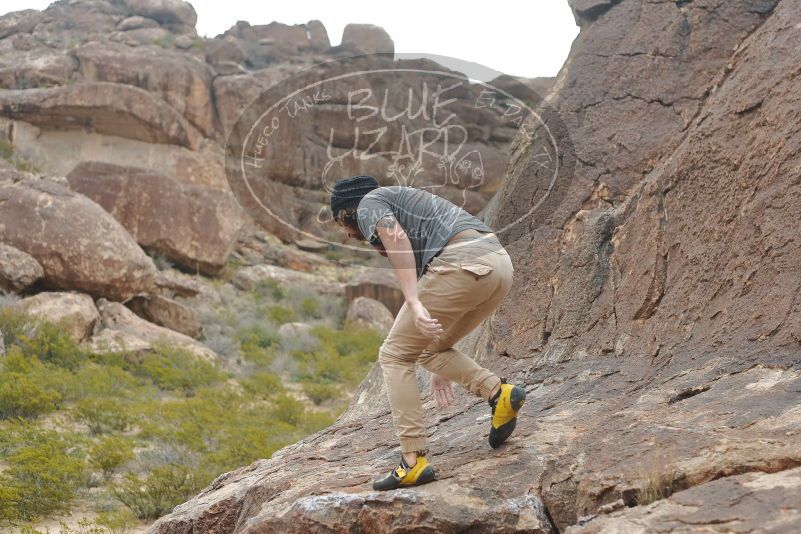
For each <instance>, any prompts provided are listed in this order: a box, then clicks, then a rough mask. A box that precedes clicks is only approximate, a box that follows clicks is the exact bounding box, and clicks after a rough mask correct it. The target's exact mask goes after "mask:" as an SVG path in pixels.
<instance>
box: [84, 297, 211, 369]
mask: <svg viewBox="0 0 801 534" xmlns="http://www.w3.org/2000/svg"><path fill="white" fill-rule="evenodd" d="M97 309H98V310H99V311H100V328H99V331H98V333H97V335H96V336H94V337H93V338H92V339H91V340H90V342H91V343H92V345H93V346H95V347H100V346H101V344H102V343H108V347H107V348H106V349H105V350H109V351H117V350H123V349H122V346H123V345H126V344H127V345H132V346H135V347H136V349H135V350H137V351H145V350H147V345H150V346H153V345H154V344H158V343H167V344H170V345H174V346H176V347H179V348H182V349H185V350H187V351H189V352H191V353H192V354H194V355H195V356H197V357H199V358H203V359H205V360H208V361H215V360H216V359H217V354H215V352H214V351H213V350H211V349H210V348H208V347H206V346H205V345H203V344H201V343H199V342H198V341H195V340H194V339H192V338H191V337H189V336H187V335H184V334H181V333H180V332H175V331H173V330H170V329H169V328H164V327H162V326H158V325H155V324H153V323H151V322H149V321H146V320H144V319H142V318H141V317H139V316H137V315H136V314H135V313H134V312H132V311H131V310H129V309H128V308H126V307H125V305H123V304H120V303H119V302H111V301H108V300H106V299H98V301H97Z"/></svg>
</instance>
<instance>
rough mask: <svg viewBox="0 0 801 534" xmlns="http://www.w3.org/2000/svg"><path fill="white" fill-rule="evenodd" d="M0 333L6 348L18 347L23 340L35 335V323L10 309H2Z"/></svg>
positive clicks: (0, 313)
mask: <svg viewBox="0 0 801 534" xmlns="http://www.w3.org/2000/svg"><path fill="white" fill-rule="evenodd" d="M0 333H2V334H3V340H4V342H5V344H6V347H10V346H12V345H19V344H20V343H21V342H22V341H23V340H25V339H30V338H32V337H33V336H34V335H36V321H35V320H34V319H33V318H31V317H29V316H27V315H25V314H22V313H17V312H15V311H13V310H12V309H11V308H2V309H0Z"/></svg>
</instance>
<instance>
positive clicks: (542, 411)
mask: <svg viewBox="0 0 801 534" xmlns="http://www.w3.org/2000/svg"><path fill="white" fill-rule="evenodd" d="M572 5H573V6H574V7H575V14H576V17H577V19H578V20H579V22H580V25H581V27H582V31H581V34H580V35H579V37H578V39H577V41H576V43H575V44H574V46H573V49H572V52H571V56H570V58H569V59H568V62H567V64H566V67H565V68H564V69H563V70H562V72H561V73H560V77H559V79H558V80H557V82H556V85H555V88H554V91H553V92H552V93H551V97H552V102H551V103H552V105H553V106H554V107H555V109H556V110H557V111H558V113H559V114H560V116H561V118H562V120H563V121H564V123H565V124H566V125H567V128H568V131H569V134H570V137H571V138H572V143H573V146H574V151H575V160H576V161H575V167H574V168H575V170H574V172H573V173H572V174H567V175H564V174H563V175H560V176H559V181H558V182H557V184H556V187H554V188H552V189H550V191H551V193H550V195H551V196H550V197H548V198H546V199H545V201H543V202H541V203H540V202H539V200H540V199H541V196H542V194H543V191H544V190H547V189H548V188H547V187H546V186H547V185H548V183H549V182H548V181H547V180H549V179H550V176H545V174H544V173H542V172H540V169H541V166H540V165H538V163H539V160H538V155H539V154H541V153H542V148H543V147H542V145H541V144H540V143H541V141H540V140H527V139H525V138H520V139H518V141H517V142H516V144H515V146H514V147H513V150H512V154H511V166H510V175H509V178H508V180H507V181H506V182H505V183H504V184H503V187H502V189H501V191H500V194H499V196H498V198H497V202H495V203H494V204H493V206H491V208H490V209H488V210H487V212H486V217H487V221H488V222H489V224H490V225H491V226H493V227H494V228H497V229H498V230H499V231H500V230H501V229H505V230H504V231H503V232H501V240H502V241H503V242H504V244H505V246H506V248H507V250H508V251H509V252H510V255H511V256H512V260H513V262H514V264H515V284H514V286H513V288H512V290H511V293H510V296H509V297H508V298H507V299H506V300H505V301H504V302H503V303H502V304H501V307H500V308H499V310H498V311H497V313H496V314H495V315H494V316H493V317H492V318H491V319H490V320H488V321H486V322H485V323H484V324H483V325H481V326H480V327H479V328H477V329H476V330H475V331H474V332H473V333H472V334H471V335H470V336H469V337H468V338H466V339H465V340H463V341H462V342H461V343H460V345H459V346H460V348H461V349H462V350H463V351H465V352H467V353H469V354H471V355H475V358H476V359H477V360H478V361H479V362H481V363H482V364H483V365H485V366H487V367H490V368H492V369H493V370H494V371H495V372H496V373H497V374H499V375H500V376H504V377H507V378H508V379H509V380H510V381H513V382H517V383H519V384H523V385H525V387H526V389H527V391H528V401H527V403H526V405H525V407H524V408H523V410H522V412H521V416H520V418H519V421H518V425H517V430H516V431H515V435H514V436H513V437H512V438H511V440H510V441H509V442H508V443H507V444H506V445H504V446H503V447H501V448H499V449H497V450H492V449H490V448H489V446H488V445H487V443H486V438H487V429H488V425H489V410H488V408H487V405H486V403H485V402H483V401H481V400H480V399H476V398H473V397H468V396H467V395H466V394H465V393H464V392H463V391H459V392H458V393H457V403H456V406H455V407H452V408H450V409H448V410H445V411H438V410H437V409H436V408H435V402H434V400H433V399H431V398H430V396H429V395H428V393H427V391H426V389H425V388H426V386H427V377H426V376H425V373H421V376H420V379H421V387H422V388H423V389H422V391H423V392H425V393H424V407H425V408H426V422H427V426H428V429H429V436H430V438H429V439H430V446H431V448H432V451H433V454H432V458H433V461H434V462H435V465H436V467H437V468H438V470H439V473H440V480H438V481H436V482H433V483H431V484H428V485H426V486H424V487H421V488H419V489H415V490H399V491H395V492H390V493H385V494H377V493H375V492H372V491H370V486H369V483H370V481H371V479H372V478H373V477H375V476H377V475H379V474H383V473H384V472H385V471H386V470H387V469H388V468H389V467H390V466H391V465H392V464H393V463H394V462H395V461H396V460H397V454H398V448H397V443H396V438H395V433H394V431H393V429H392V424H391V420H390V416H389V406H388V403H387V401H386V390H385V388H384V386H383V384H382V378H381V372H380V369H379V368H378V367H375V368H374V369H373V371H372V372H371V374H370V375H369V376H368V378H367V379H366V380H365V381H364V382H363V383H362V385H361V386H360V388H359V389H358V390H357V391H356V392H355V395H354V399H353V401H352V403H351V405H350V407H349V408H348V410H347V411H346V412H345V414H344V415H343V416H342V417H340V419H339V420H338V421H337V422H336V423H335V424H334V425H332V426H331V427H330V428H328V429H326V430H324V431H322V432H320V433H318V434H315V435H313V436H311V437H309V438H306V439H304V440H302V441H301V442H299V443H297V444H295V445H292V446H289V447H287V448H285V449H282V450H281V451H279V452H278V453H276V455H275V456H274V458H273V459H271V460H264V461H259V462H256V463H254V464H252V465H250V466H246V467H244V466H243V467H242V468H241V469H239V470H236V471H234V472H231V473H228V474H226V475H223V476H221V477H219V478H217V480H215V481H214V482H213V483H212V484H211V485H210V486H209V487H208V488H206V489H205V490H203V492H201V494H200V495H198V496H197V497H195V498H194V499H192V500H190V501H189V502H187V503H185V504H183V505H180V506H178V507H177V508H176V509H175V510H174V511H173V513H172V514H170V515H168V516H166V517H164V518H162V519H161V520H159V521H158V522H157V523H156V524H155V525H154V526H153V527H152V528H151V532H154V533H160V534H163V533H189V532H198V531H204V532H240V533H245V532H248V533H255V532H275V531H281V532H308V531H319V532H338V531H351V532H352V531H356V532H386V531H390V530H392V528H393V526H396V525H398V524H396V523H393V521H394V520H395V517H397V516H396V515H393V514H395V513H396V512H395V511H396V510H400V509H401V508H402V509H403V510H404V511H405V512H404V513H405V516H404V522H403V526H407V527H408V528H410V529H412V528H416V529H419V530H421V531H426V530H428V531H441V532H456V531H490V532H512V531H523V532H526V531H528V532H546V531H555V529H556V528H558V529H559V531H561V532H565V531H567V530H568V529H571V528H572V530H570V531H571V532H610V533H611V532H650V531H667V530H670V529H674V530H676V531H678V532H716V531H720V532H723V531H727V532H731V531H734V532H737V531H742V532H745V531H749V530H754V529H761V530H767V531H774V532H795V531H798V530H799V528H801V524H800V523H799V515H798V507H797V500H798V499H797V496H796V494H797V491H798V490H797V488H798V474H797V471H798V469H797V468H798V466H799V465H801V413H799V411H798V409H797V401H798V391H799V388H801V357H800V356H799V355H801V296H800V295H801V267H800V266H801V242H800V241H799V240H798V237H797V236H798V235H799V234H800V233H801V226H800V225H801V219H799V217H798V213H799V212H801V179H799V176H800V175H801V171H800V170H799V169H801V146H799V143H798V139H801V135H799V134H800V133H801V132H799V128H801V126H800V125H801V120H799V119H801V108H800V107H799V105H798V103H799V102H798V94H799V91H798V78H797V73H798V69H797V65H798V64H799V63H801V32H800V31H799V30H798V28H797V25H798V17H797V14H798V13H799V12H801V0H781V2H779V1H778V0H764V1H759V2H753V1H750V0H749V1H746V0H730V1H726V2H719V1H716V0H695V1H693V2H648V1H645V0H611V1H583V0H582V1H578V0H577V1H575V2H572ZM571 157H572V155H571V154H570V153H567V154H563V158H564V160H562V161H561V162H560V163H562V164H564V168H565V169H570V168H571V166H570V165H568V163H569V160H570V158H571ZM533 206H539V207H537V209H535V210H533V211H532V212H531V213H529V212H530V210H532V207H533ZM524 216H526V218H525V219H524V221H523V222H517V223H516V224H512V223H514V222H515V221H517V220H518V219H520V218H521V217H524ZM354 458H358V462H354V461H353V459H354ZM345 463H347V466H345ZM671 494H673V495H672V496H670V495H671ZM655 499H656V502H654V503H653V504H650V505H647V506H646V505H645V503H646V502H649V501H652V500H655ZM400 503H403V504H402V505H401V504H400ZM454 510H459V513H458V514H457V513H456V512H455V511H454ZM615 510H616V511H615ZM476 511H480V512H481V514H480V515H474V514H475V513H476ZM610 512H611V513H610ZM398 513H400V512H398ZM599 514H600V515H599ZM342 518H344V521H342V522H340V521H339V520H340V519H342ZM688 518H690V519H689V520H688ZM398 528H400V527H398ZM552 529H553V530H552Z"/></svg>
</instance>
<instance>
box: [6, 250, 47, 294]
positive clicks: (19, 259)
mask: <svg viewBox="0 0 801 534" xmlns="http://www.w3.org/2000/svg"><path fill="white" fill-rule="evenodd" d="M43 277H44V270H43V269H42V266H41V265H39V262H38V261H36V259H35V258H34V257H33V256H31V255H30V254H26V253H25V252H22V251H21V250H18V249H16V248H14V247H11V246H8V245H4V244H3V243H0V292H14V293H19V292H21V291H24V290H25V289H27V288H28V287H30V286H32V285H33V284H35V283H36V282H37V281H39V280H41V279H42V278H43Z"/></svg>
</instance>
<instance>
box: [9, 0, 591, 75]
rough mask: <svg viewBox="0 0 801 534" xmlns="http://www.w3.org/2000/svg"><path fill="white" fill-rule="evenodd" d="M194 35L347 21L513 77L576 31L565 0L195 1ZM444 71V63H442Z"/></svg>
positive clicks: (556, 56)
mask: <svg viewBox="0 0 801 534" xmlns="http://www.w3.org/2000/svg"><path fill="white" fill-rule="evenodd" d="M191 3H192V5H194V6H195V10H196V11H197V13H198V33H199V34H201V35H205V36H207V37H214V36H215V35H217V34H220V33H222V32H224V31H225V30H226V29H228V28H230V27H231V26H232V25H233V24H234V23H235V22H236V21H237V20H246V21H248V22H250V23H251V24H267V23H270V22H272V21H278V22H284V23H287V24H298V23H304V22H308V21H309V20H311V19H319V20H321V21H322V22H323V24H325V27H326V29H327V30H328V36H329V38H330V39H331V44H333V45H336V44H339V42H340V40H341V38H342V29H343V28H344V27H345V25H346V24H347V23H349V22H364V23H370V24H377V25H379V26H383V27H384V29H386V30H387V32H389V35H390V36H391V37H392V39H393V40H394V41H395V51H396V52H399V53H404V54H407V53H409V54H418V53H427V54H438V55H442V56H449V57H454V58H458V59H461V60H464V61H470V62H475V63H478V64H480V65H483V66H485V67H489V68H491V69H494V70H497V71H500V72H504V73H506V74H512V75H516V76H525V77H534V76H554V75H555V74H556V73H557V72H558V71H559V68H560V67H561V66H562V63H564V60H565V58H567V54H568V52H569V51H570V44H571V43H572V42H573V39H574V38H575V37H576V35H577V34H578V28H577V27H576V25H575V22H574V20H573V15H572V14H571V12H570V9H569V8H568V6H567V0H516V1H506V2H475V3H467V2H456V1H453V0H449V1H436V0H425V1H423V0H404V1H403V2H378V1H376V0H369V1H368V0H345V1H339V2H332V1H331V0H327V1H324V0H294V1H281V2H257V1H255V0H194V1H193V2H191ZM49 4H50V1H49V0H0V12H2V13H7V12H9V11H16V10H19V9H26V8H34V9H44V8H45V7H47V6H48V5H49ZM449 66H450V65H449Z"/></svg>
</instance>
